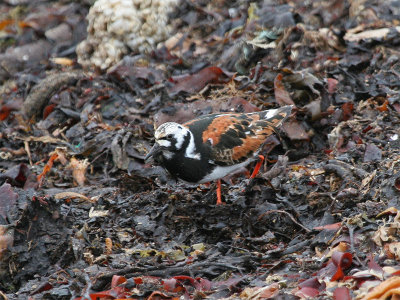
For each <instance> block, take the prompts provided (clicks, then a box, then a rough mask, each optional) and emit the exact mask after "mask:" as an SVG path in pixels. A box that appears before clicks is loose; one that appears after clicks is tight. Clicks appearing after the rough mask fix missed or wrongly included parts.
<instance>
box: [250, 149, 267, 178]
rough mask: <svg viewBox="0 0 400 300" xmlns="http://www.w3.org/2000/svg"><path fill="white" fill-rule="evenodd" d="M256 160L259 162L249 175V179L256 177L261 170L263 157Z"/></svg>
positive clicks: (260, 156)
mask: <svg viewBox="0 0 400 300" xmlns="http://www.w3.org/2000/svg"><path fill="white" fill-rule="evenodd" d="M258 158H259V159H260V160H259V161H258V162H257V164H256V166H255V167H254V171H253V173H252V174H251V176H250V178H254V177H256V175H257V174H258V171H260V168H261V166H262V164H263V162H264V160H265V158H264V156H262V155H259V156H258Z"/></svg>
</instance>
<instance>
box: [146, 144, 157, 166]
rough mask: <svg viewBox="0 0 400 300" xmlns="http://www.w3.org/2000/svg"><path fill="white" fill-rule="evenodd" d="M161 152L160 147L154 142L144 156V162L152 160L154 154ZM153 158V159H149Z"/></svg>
mask: <svg viewBox="0 0 400 300" xmlns="http://www.w3.org/2000/svg"><path fill="white" fill-rule="evenodd" d="M160 152H161V147H160V145H159V144H158V143H154V145H153V147H152V148H151V149H150V151H149V153H147V155H146V157H145V158H144V162H145V163H148V162H153V161H154V156H157V154H159V153H160ZM151 158H153V159H151Z"/></svg>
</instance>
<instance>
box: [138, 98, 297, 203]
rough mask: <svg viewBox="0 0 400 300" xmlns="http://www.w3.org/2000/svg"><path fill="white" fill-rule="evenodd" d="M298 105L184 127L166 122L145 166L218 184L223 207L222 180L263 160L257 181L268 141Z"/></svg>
mask: <svg viewBox="0 0 400 300" xmlns="http://www.w3.org/2000/svg"><path fill="white" fill-rule="evenodd" d="M292 107H293V105H287V106H283V107H281V108H277V109H269V110H263V111H258V112H251V113H214V114H208V115H203V116H200V117H197V118H195V119H193V120H191V121H188V122H186V123H183V124H179V123H175V122H166V123H163V124H161V125H160V126H159V127H158V128H157V129H156V130H155V132H154V138H155V142H154V145H153V147H152V148H151V149H150V151H149V152H148V153H147V155H146V157H145V158H144V161H145V163H152V164H155V165H160V166H162V167H163V168H165V169H166V170H167V171H168V172H169V173H170V174H171V175H172V177H174V178H179V179H181V180H183V181H185V182H188V183H192V184H193V183H194V184H202V183H206V182H211V181H215V180H216V181H217V203H216V204H217V205H219V204H222V203H223V202H222V200H221V178H223V177H225V176H227V175H231V174H234V173H236V172H238V171H239V170H242V169H243V167H245V166H247V165H248V164H250V163H251V162H253V161H256V160H258V162H257V164H256V166H255V168H254V171H253V172H252V174H251V176H250V177H251V178H254V177H255V176H256V175H257V173H258V171H259V169H260V167H261V165H262V163H263V161H264V156H262V155H260V154H259V153H260V151H261V150H262V147H263V145H264V144H265V142H266V140H267V138H268V137H269V136H270V135H272V134H273V133H274V132H276V130H277V129H278V128H279V127H280V126H281V125H282V124H283V122H284V121H285V120H286V119H287V118H288V116H289V115H290V113H291V111H292Z"/></svg>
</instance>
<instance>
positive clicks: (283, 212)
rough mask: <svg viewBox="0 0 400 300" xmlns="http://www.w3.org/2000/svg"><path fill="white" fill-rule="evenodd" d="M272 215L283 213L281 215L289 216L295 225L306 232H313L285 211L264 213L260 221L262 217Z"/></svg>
mask: <svg viewBox="0 0 400 300" xmlns="http://www.w3.org/2000/svg"><path fill="white" fill-rule="evenodd" d="M271 213H281V214H285V215H287V216H288V217H289V218H290V219H291V220H292V221H293V223H295V224H297V225H298V226H300V227H301V228H303V229H304V230H305V231H306V232H311V230H310V229H308V228H307V227H305V226H304V225H303V224H301V223H299V222H298V221H296V219H295V218H294V217H293V216H292V215H291V214H290V213H288V212H287V211H284V210H279V209H272V210H269V211H267V212H265V213H263V214H262V215H261V216H259V217H258V220H260V219H261V218H262V217H264V216H266V215H269V214H271Z"/></svg>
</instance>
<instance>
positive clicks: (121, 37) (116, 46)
mask: <svg viewBox="0 0 400 300" xmlns="http://www.w3.org/2000/svg"><path fill="white" fill-rule="evenodd" d="M178 1H179V0H97V1H96V2H95V3H94V4H93V6H92V7H91V8H90V10H89V14H88V16H87V20H88V28H87V31H88V36H87V38H86V40H84V41H83V42H81V43H80V44H79V45H78V47H77V49H76V53H77V55H78V62H79V63H80V64H81V65H82V66H83V67H85V68H86V67H91V66H95V67H99V68H101V69H107V68H109V67H110V66H112V65H113V64H115V63H117V62H118V61H120V60H121V59H122V57H123V56H124V55H125V54H127V53H128V52H129V51H133V52H138V53H143V52H148V51H151V50H152V49H154V48H155V47H156V46H157V44H158V43H159V42H161V41H164V40H166V39H167V38H168V37H169V34H170V32H171V25H170V23H169V20H168V14H169V13H170V12H172V10H173V9H174V8H175V7H176V5H177V4H178Z"/></svg>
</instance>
